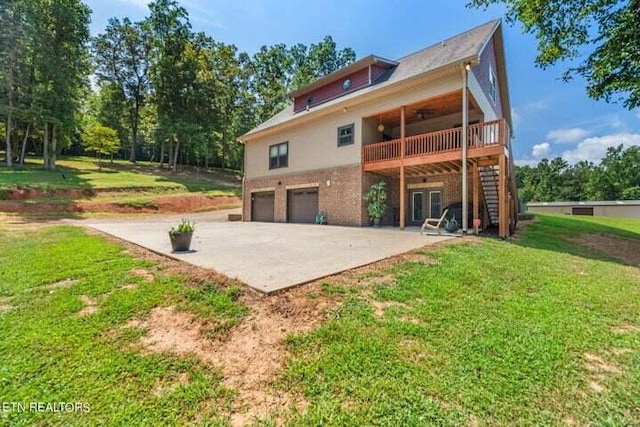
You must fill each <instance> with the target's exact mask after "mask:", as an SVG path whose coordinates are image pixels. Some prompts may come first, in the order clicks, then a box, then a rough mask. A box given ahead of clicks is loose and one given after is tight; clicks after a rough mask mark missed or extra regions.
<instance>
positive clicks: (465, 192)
mask: <svg viewBox="0 0 640 427" xmlns="http://www.w3.org/2000/svg"><path fill="white" fill-rule="evenodd" d="M467 68H468V65H467V64H464V65H463V66H462V138H460V139H461V140H462V141H461V143H462V234H467V230H468V229H469V189H468V186H469V174H468V168H467V147H468V141H467V139H468V136H469V135H468V134H469V132H468V130H467V128H468V127H469V102H468V96H469V95H468V93H467V92H468V91H467V85H468V84H467V80H468V77H469V76H468V74H467V73H468V72H469V71H468V69H467ZM474 218H475V217H474Z"/></svg>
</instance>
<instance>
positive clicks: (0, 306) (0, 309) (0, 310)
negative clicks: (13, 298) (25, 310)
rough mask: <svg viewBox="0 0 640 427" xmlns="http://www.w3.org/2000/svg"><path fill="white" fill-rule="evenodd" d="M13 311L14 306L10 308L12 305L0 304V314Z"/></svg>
mask: <svg viewBox="0 0 640 427" xmlns="http://www.w3.org/2000/svg"><path fill="white" fill-rule="evenodd" d="M13 309H15V307H14V306H12V305H9V304H0V313H3V312H5V311H11V310H13Z"/></svg>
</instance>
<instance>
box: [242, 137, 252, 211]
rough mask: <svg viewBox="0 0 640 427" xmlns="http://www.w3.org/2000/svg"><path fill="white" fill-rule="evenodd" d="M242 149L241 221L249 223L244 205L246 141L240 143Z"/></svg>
mask: <svg viewBox="0 0 640 427" xmlns="http://www.w3.org/2000/svg"><path fill="white" fill-rule="evenodd" d="M240 142H241V143H242V145H243V146H244V148H243V149H242V220H243V221H250V219H249V218H245V216H244V215H245V212H246V209H245V203H247V200H246V197H247V143H246V141H240Z"/></svg>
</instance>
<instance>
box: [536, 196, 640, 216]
mask: <svg viewBox="0 0 640 427" xmlns="http://www.w3.org/2000/svg"><path fill="white" fill-rule="evenodd" d="M527 211H529V212H531V213H542V214H545V213H547V214H565V215H581V216H608V217H617V218H640V200H612V201H589V202H540V203H527Z"/></svg>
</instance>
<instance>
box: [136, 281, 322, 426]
mask: <svg viewBox="0 0 640 427" xmlns="http://www.w3.org/2000/svg"><path fill="white" fill-rule="evenodd" d="M307 291H308V290H307ZM243 299H244V300H245V301H244V302H245V303H247V304H248V305H250V306H251V307H252V311H251V313H250V314H249V315H248V316H247V317H245V318H244V319H243V320H242V321H241V323H240V324H239V325H237V326H236V327H234V328H232V330H231V331H230V332H229V333H228V334H227V335H226V336H225V338H224V339H222V340H219V341H215V340H210V339H208V338H207V337H206V334H205V333H204V330H203V327H205V325H204V324H203V323H202V322H201V321H199V320H197V319H195V318H194V316H193V315H192V314H190V313H184V312H175V311H173V309H172V308H156V309H154V310H152V311H151V313H150V315H149V317H148V318H147V319H144V320H135V321H132V322H131V323H130V324H129V326H133V327H141V328H144V329H147V330H148V334H147V335H146V336H145V337H144V338H143V341H142V344H143V346H144V348H145V350H146V351H152V352H164V351H171V352H175V353H177V354H180V355H186V354H195V355H196V356H197V357H199V358H200V359H201V360H203V361H204V362H206V363H210V364H212V365H214V366H216V367H219V368H220V369H221V371H222V375H223V383H224V385H226V386H228V387H231V388H233V389H236V390H237V391H238V396H239V399H238V400H239V402H238V406H237V407H235V408H234V413H233V416H232V424H233V425H238V426H240V425H245V424H246V423H247V422H249V421H251V420H252V419H254V418H255V417H259V416H265V415H268V414H271V415H273V414H275V415H276V416H281V415H283V413H282V411H283V410H285V409H287V408H289V407H291V406H296V407H298V408H303V407H304V406H305V405H306V403H305V401H304V399H303V398H302V397H300V396H295V395H292V394H290V393H288V392H286V391H284V390H277V389H274V388H273V387H272V383H273V381H274V378H275V376H276V375H277V373H278V372H279V371H280V370H281V368H282V364H283V362H284V360H285V359H286V357H287V352H286V350H285V348H284V345H283V338H284V337H285V335H286V334H288V333H298V332H308V331H310V330H312V329H313V328H314V327H315V326H316V325H317V324H318V323H319V322H321V321H322V320H323V319H325V317H326V312H327V309H328V308H329V307H331V306H332V304H331V303H330V302H328V301H324V300H312V299H309V298H308V297H307V295H306V294H304V293H302V292H300V291H299V290H294V291H292V292H288V293H283V294H280V295H277V296H275V297H257V296H256V295H250V294H245V295H244V296H243Z"/></svg>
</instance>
